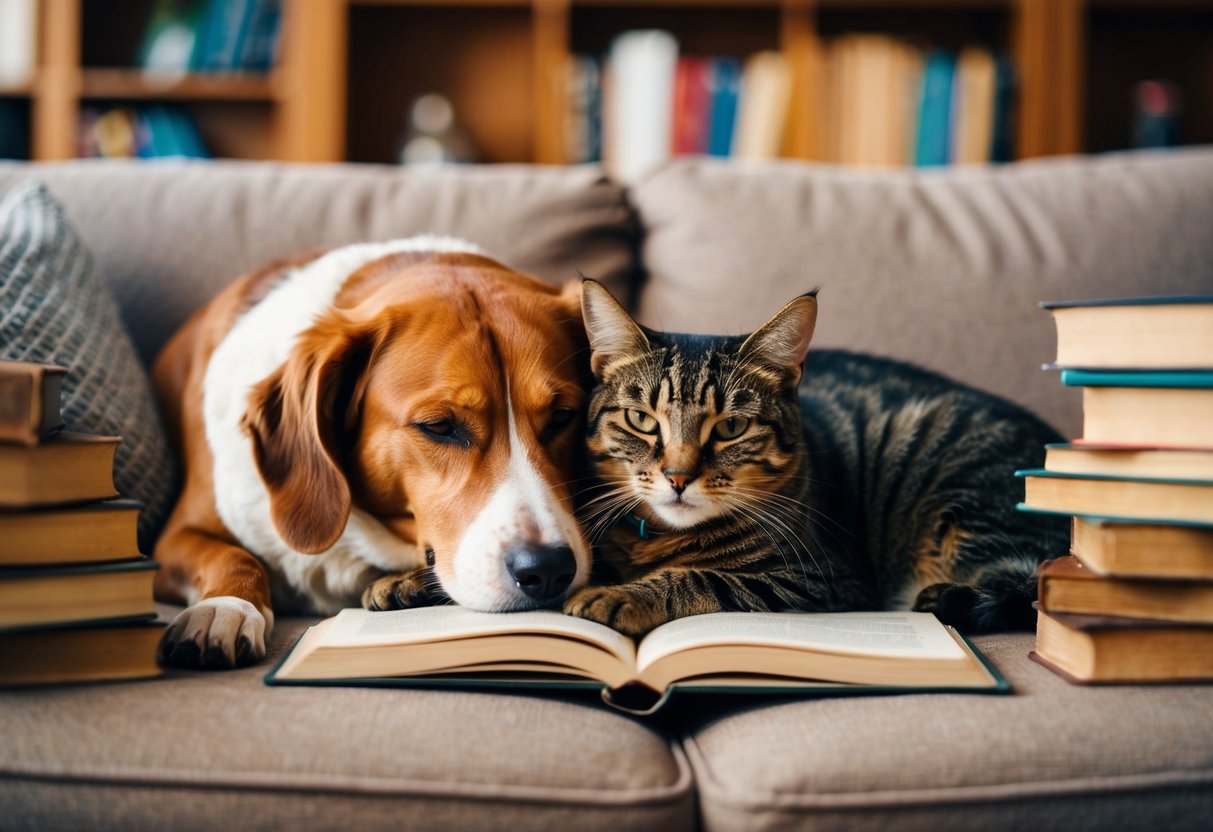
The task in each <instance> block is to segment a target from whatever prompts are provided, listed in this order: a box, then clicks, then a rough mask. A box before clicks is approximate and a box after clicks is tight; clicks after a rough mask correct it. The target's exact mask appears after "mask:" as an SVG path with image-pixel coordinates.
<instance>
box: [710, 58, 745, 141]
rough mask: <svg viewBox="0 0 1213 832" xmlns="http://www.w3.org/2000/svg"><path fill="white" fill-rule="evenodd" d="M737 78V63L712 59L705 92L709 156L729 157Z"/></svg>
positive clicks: (738, 88)
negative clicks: (707, 94)
mask: <svg viewBox="0 0 1213 832" xmlns="http://www.w3.org/2000/svg"><path fill="white" fill-rule="evenodd" d="M741 77H742V73H741V62H740V61H738V60H736V59H734V58H714V59H712V68H711V73H710V84H711V86H710V88H709V92H710V94H711V113H710V118H711V124H710V126H709V128H708V153H710V154H711V155H712V156H718V157H727V156H730V155H732V153H733V134H734V131H735V130H736V129H737V103H738V101H739V100H740V97H741Z"/></svg>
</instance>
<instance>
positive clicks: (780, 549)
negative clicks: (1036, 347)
mask: <svg viewBox="0 0 1213 832" xmlns="http://www.w3.org/2000/svg"><path fill="white" fill-rule="evenodd" d="M582 303H583V311H584V313H585V318H586V324H587V330H588V331H589V334H590V342H591V345H592V348H593V358H592V363H593V368H594V372H595V376H596V378H597V379H598V382H599V384H598V386H597V388H596V390H595V392H594V394H593V397H592V399H591V402H590V409H589V418H588V448H589V452H590V455H591V458H592V460H593V462H594V465H595V470H596V473H597V475H598V476H599V478H600V480H601V485H600V486H599V487H598V489H599V490H598V492H597V493H596V494H595V495H593V496H591V498H590V499H589V500H588V501H587V502H588V505H587V510H586V516H587V521H588V524H589V526H590V529H591V532H592V534H593V536H595V537H596V538H597V539H598V543H599V548H598V552H599V563H600V566H599V571H598V575H597V578H596V580H595V582H594V584H593V585H591V586H590V587H587V588H584V589H582V590H580V591H579V592H578V593H576V594H574V596H573V597H572V598H570V599H569V601H568V602H567V603H566V605H565V609H566V611H568V612H571V613H573V614H575V615H579V616H582V617H586V618H591V619H594V620H597V621H600V622H602V623H605V624H608V625H610V626H613V627H616V628H617V629H620V630H622V631H624V632H627V633H630V634H633V635H639V634H642V633H644V632H647V631H648V630H650V629H652V628H653V627H655V626H657V625H659V624H661V623H664V622H665V621H668V620H671V619H673V618H678V617H682V616H685V615H693V614H696V613H706V612H717V611H720V610H848V609H879V608H902V609H904V608H910V607H913V608H915V609H921V610H931V611H935V612H937V613H938V614H939V615H940V617H941V618H942V619H944V620H945V621H946V622H948V623H952V624H955V625H957V626H959V627H961V628H963V629H966V630H969V631H989V630H996V629H1003V628H1007V627H1026V626H1030V625H1031V623H1032V621H1033V620H1034V613H1033V611H1032V609H1031V606H1030V605H1031V602H1032V601H1033V600H1034V599H1035V592H1036V589H1035V578H1034V574H1035V571H1036V568H1037V566H1038V564H1039V563H1040V561H1042V560H1044V559H1046V558H1049V557H1055V556H1057V555H1059V554H1062V553H1064V552H1065V549H1066V540H1067V527H1066V525H1065V523H1064V522H1063V521H1060V520H1052V519H1047V518H1045V519H1042V518H1040V517H1037V516H1032V515H1026V514H1022V513H1019V512H1017V511H1016V510H1015V503H1016V502H1017V500H1018V497H1019V488H1020V487H1021V486H1020V484H1019V483H1018V481H1017V480H1016V479H1015V478H1014V476H1013V472H1014V471H1015V469H1016V468H1027V467H1035V466H1038V465H1039V464H1040V463H1041V460H1042V458H1043V445H1044V444H1045V443H1046V442H1053V441H1058V440H1059V439H1060V437H1059V436H1057V434H1056V433H1055V432H1054V431H1053V430H1052V429H1051V428H1049V427H1048V426H1047V425H1045V424H1044V423H1043V422H1042V421H1040V420H1039V419H1037V418H1036V417H1034V416H1032V415H1031V414H1029V413H1028V412H1026V411H1024V410H1022V409H1020V408H1018V407H1016V406H1014V405H1012V404H1010V403H1009V402H1006V401H1003V400H1001V399H998V398H995V397H993V396H990V395H988V394H985V393H982V392H980V391H978V390H974V389H973V388H970V387H965V386H963V385H960V384H958V383H955V382H952V381H950V380H948V379H945V378H943V377H942V376H939V375H936V374H934V373H929V372H926V371H924V370H920V369H917V368H914V367H911V366H909V365H906V364H902V363H898V362H894V361H889V360H885V359H880V358H874V357H870V356H862V355H857V354H852V353H845V352H838V351H824V350H823V351H814V352H812V353H809V355H808V361H807V365H805V364H804V361H805V354H806V351H807V349H808V344H809V340H810V339H811V337H812V331H813V327H814V325H815V322H816V310H817V301H816V298H815V297H814V296H812V295H806V296H804V297H801V298H798V299H796V300H795V301H793V302H792V303H790V304H788V306H787V307H785V308H784V309H783V310H782V311H781V312H780V313H779V314H777V315H776V316H775V317H774V318H772V319H771V321H769V322H768V323H767V324H766V325H764V327H762V328H761V329H759V330H758V331H757V332H756V333H755V334H754V335H752V336H750V337H749V338H748V339H747V338H740V337H739V338H724V337H712V336H694V335H670V334H662V333H656V332H653V331H651V330H647V329H643V328H641V327H639V326H638V325H636V324H635V323H634V322H633V321H632V320H631V319H630V318H629V317H628V316H627V313H626V312H625V311H624V310H623V308H622V307H620V306H619V305H618V304H617V303H616V302H615V301H614V299H613V298H611V297H610V295H609V294H608V293H607V292H606V290H605V289H603V288H602V287H601V286H599V285H598V284H595V283H593V282H592V281H587V282H586V284H585V285H584V286H583V290H582ZM802 365H803V366H804V380H803V384H800V383H799V382H800V380H801V368H802ZM629 411H630V413H629ZM730 420H731V421H730ZM641 523H643V525H644V528H643V530H642V529H641V528H640V526H641ZM642 531H643V535H642Z"/></svg>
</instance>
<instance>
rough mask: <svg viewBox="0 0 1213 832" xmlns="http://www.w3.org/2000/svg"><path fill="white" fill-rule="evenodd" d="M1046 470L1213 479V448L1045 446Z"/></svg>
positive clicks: (1105, 445)
mask: <svg viewBox="0 0 1213 832" xmlns="http://www.w3.org/2000/svg"><path fill="white" fill-rule="evenodd" d="M1045 470H1048V471H1053V472H1055V473H1058V474H1100V475H1103V476H1106V477H1126V478H1129V479H1133V478H1135V477H1143V478H1146V479H1180V480H1213V449H1200V448H1154V447H1147V446H1144V445H1108V444H1101V443H1098V442H1086V441H1082V442H1077V443H1073V442H1072V443H1068V444H1058V445H1046V446H1045Z"/></svg>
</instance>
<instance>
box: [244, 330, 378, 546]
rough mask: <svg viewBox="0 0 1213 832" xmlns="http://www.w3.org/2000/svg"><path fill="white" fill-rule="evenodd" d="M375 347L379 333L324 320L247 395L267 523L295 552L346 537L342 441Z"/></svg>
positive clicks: (247, 423)
mask: <svg viewBox="0 0 1213 832" xmlns="http://www.w3.org/2000/svg"><path fill="white" fill-rule="evenodd" d="M378 340H379V338H378V337H377V333H376V331H375V330H374V329H371V328H366V327H362V328H357V327H354V326H353V325H351V324H350V323H348V322H346V321H344V320H341V319H340V318H337V317H336V316H330V317H329V318H327V319H322V320H321V321H319V322H317V323H316V325H315V326H313V327H312V328H311V329H309V330H308V331H306V332H304V333H303V334H302V335H301V336H300V338H299V341H298V343H297V344H296V345H295V347H294V349H293V350H292V351H291V354H290V357H289V358H287V360H286V361H285V362H284V363H283V364H282V366H281V367H279V368H278V369H277V370H276V371H274V372H273V373H272V374H271V375H269V376H268V377H266V378H265V379H263V380H262V381H260V382H258V383H257V384H256V385H254V386H253V388H252V390H251V391H250V393H249V399H248V410H246V411H245V414H244V420H243V426H244V429H245V431H247V433H248V435H249V437H250V438H251V439H252V442H253V458H254V459H255V460H256V463H257V470H258V471H259V472H260V473H261V479H262V481H263V482H264V483H265V487H266V490H267V491H268V492H269V495H270V517H271V519H272V520H273V523H274V528H275V529H276V530H277V531H278V534H279V536H281V537H282V539H283V540H284V541H285V542H286V544H287V545H288V546H290V547H291V548H292V549H294V550H296V551H298V552H304V553H306V554H319V553H320V552H323V551H325V550H326V549H328V548H329V547H331V546H332V545H333V544H334V543H336V542H337V539H338V538H340V537H341V534H342V532H343V531H345V524H346V521H347V520H348V519H349V516H350V506H351V496H350V486H349V483H348V482H347V481H346V476H345V472H344V470H343V469H342V466H341V458H342V453H343V450H344V449H343V447H342V441H341V440H342V436H343V435H344V434H345V433H346V432H348V431H350V430H351V429H353V428H354V427H355V426H356V424H357V419H358V408H359V405H360V403H361V401H362V395H363V392H364V391H365V389H366V383H367V379H368V377H369V369H370V363H371V360H372V358H373V354H374V351H375V349H376V348H377V345H378Z"/></svg>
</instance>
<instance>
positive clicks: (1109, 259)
mask: <svg viewBox="0 0 1213 832" xmlns="http://www.w3.org/2000/svg"><path fill="white" fill-rule="evenodd" d="M631 196H632V198H633V201H634V203H635V205H636V207H637V210H638V212H639V215H640V220H641V224H642V226H643V227H644V229H645V239H644V244H643V249H642V259H643V265H644V268H645V269H646V270H647V273H648V279H647V282H646V283H645V284H644V285H643V287H642V291H641V297H640V303H639V314H640V318H641V320H642V321H643V322H644V323H646V324H649V325H652V326H660V327H665V328H667V329H673V330H681V331H703V332H733V333H737V332H743V331H748V330H750V329H752V328H753V327H754V326H756V325H757V324H759V323H761V322H762V321H764V320H765V319H766V318H767V317H769V316H770V315H772V314H773V313H774V312H775V311H776V310H778V309H779V308H780V306H782V305H783V304H784V303H785V302H787V301H788V300H790V299H791V298H792V297H793V296H795V295H797V294H800V293H801V292H805V291H807V290H809V289H811V288H813V287H814V286H821V287H822V291H821V295H820V303H821V314H820V317H819V318H818V323H817V337H816V338H815V343H816V344H818V345H819V346H835V347H847V348H851V349H858V350H865V351H872V352H878V353H883V354H886V355H892V356H894V357H897V358H902V359H905V360H909V361H914V362H918V363H920V364H923V365H926V366H927V367H930V368H932V369H934V370H937V371H940V372H943V373H946V374H948V375H952V376H954V377H956V378H959V379H961V380H963V381H967V382H969V383H970V384H975V385H977V386H979V387H983V388H985V389H988V390H991V391H993V392H995V393H999V394H1001V395H1004V396H1007V397H1009V398H1011V399H1013V400H1015V401H1017V402H1019V403H1021V404H1025V405H1027V406H1029V407H1031V408H1032V409H1034V410H1036V411H1037V412H1038V413H1040V414H1041V415H1043V416H1044V417H1045V418H1046V419H1048V420H1050V421H1052V422H1053V423H1054V424H1055V426H1057V427H1058V428H1059V429H1061V430H1062V431H1063V432H1065V433H1070V434H1075V433H1076V431H1077V430H1078V428H1079V417H1080V402H1079V396H1078V394H1077V393H1076V392H1074V391H1063V390H1062V389H1061V388H1060V387H1059V386H1058V383H1057V377H1056V375H1052V374H1047V373H1042V372H1040V365H1041V363H1042V362H1045V361H1049V360H1051V359H1052V357H1053V350H1054V346H1055V341H1054V335H1053V328H1052V327H1053V324H1052V321H1051V319H1050V317H1049V315H1048V314H1047V313H1046V312H1043V311H1042V310H1040V309H1039V308H1038V307H1037V304H1038V303H1039V302H1040V301H1042V300H1054V299H1064V298H1092V297H1110V296H1121V295H1143V294H1167V293H1176V292H1213V267H1211V266H1213V150H1209V149H1195V150H1185V151H1178V152H1173V153H1163V154H1159V153H1139V154H1122V155H1116V156H1108V157H1104V158H1093V159H1091V158H1086V159H1084V158H1074V159H1051V160H1042V161H1036V162H1028V163H1023V164H1017V165H1007V166H1005V167H988V168H987V167H982V168H977V167H974V168H951V169H936V170H928V171H916V170H897V171H865V170H854V169H845V168H838V167H831V166H826V165H807V164H800V163H795V162H780V163H770V164H763V165H754V166H745V165H736V164H724V163H718V162H712V161H706V160H705V161H692V162H675V163H672V164H670V165H669V166H668V167H665V168H664V169H662V170H659V171H657V172H656V173H654V174H653V175H651V176H650V177H648V178H647V179H644V180H642V181H641V182H640V183H639V184H638V185H637V186H636V187H635V188H634V190H633V191H632V194H631Z"/></svg>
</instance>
